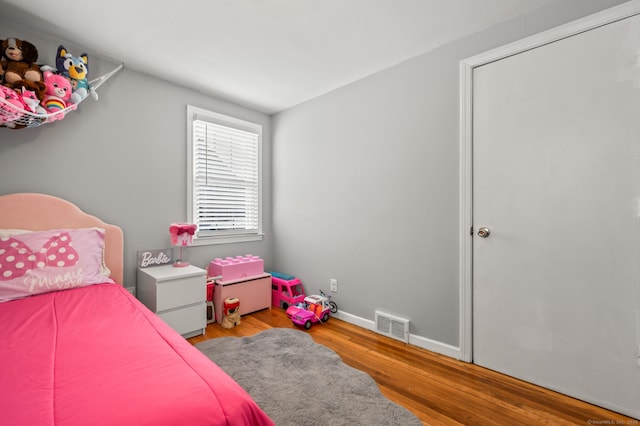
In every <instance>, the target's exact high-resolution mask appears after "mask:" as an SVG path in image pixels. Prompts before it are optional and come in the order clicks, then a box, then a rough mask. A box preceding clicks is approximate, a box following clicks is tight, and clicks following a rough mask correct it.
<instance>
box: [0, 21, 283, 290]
mask: <svg viewBox="0 0 640 426" xmlns="http://www.w3.org/2000/svg"><path fill="white" fill-rule="evenodd" d="M0 28H2V34H0V38H6V37H9V36H16V37H18V38H24V39H26V40H29V41H31V42H32V43H34V44H35V45H36V46H37V47H38V50H39V52H40V57H41V60H40V61H39V62H41V63H50V64H52V65H55V61H54V59H53V58H54V57H55V54H56V50H57V47H58V44H60V43H62V44H64V45H65V47H67V48H68V49H69V50H70V51H71V52H72V53H74V54H80V53H82V52H83V51H85V50H86V51H87V52H88V53H89V60H90V66H91V67H92V68H91V69H90V78H95V77H97V76H100V75H102V74H103V73H105V72H108V71H109V70H111V69H113V68H114V67H115V66H116V65H117V63H115V62H110V61H107V60H104V59H102V58H99V57H98V56H97V55H95V54H93V52H92V51H91V49H89V48H87V49H85V48H83V47H76V46H74V45H73V44H72V43H67V42H65V41H64V40H60V39H57V38H55V36H47V35H44V34H40V33H38V32H37V31H36V30H33V29H25V28H24V27H22V26H20V27H18V26H16V25H15V24H13V23H11V22H8V21H5V20H4V18H3V19H0ZM98 92H99V96H100V99H99V100H98V101H97V102H95V101H93V100H92V99H86V100H85V101H84V102H83V103H82V104H80V106H79V107H78V110H77V111H75V112H71V113H69V114H68V115H67V117H66V118H65V119H64V120H62V121H59V122H55V123H52V124H46V125H44V126H41V127H39V128H36V129H23V130H9V129H5V128H0V193H2V194H4V193H11V192H42V193H47V194H51V195H55V196H59V197H62V198H65V199H67V200H70V201H72V202H74V203H76V204H77V205H78V206H79V207H80V208H82V209H83V210H85V211H87V212H89V213H91V214H94V215H96V216H99V217H100V218H102V219H103V220H105V221H107V222H110V223H114V224H117V225H119V226H120V227H122V229H123V231H124V236H125V247H124V248H125V251H124V255H125V259H124V260H125V263H124V265H125V275H124V281H125V285H127V286H131V285H133V284H134V283H135V280H136V277H135V261H136V251H138V250H145V249H156V248H163V247H169V224H170V223H171V222H174V221H183V220H186V202H187V195H186V188H187V181H186V179H187V170H186V152H187V146H186V137H187V130H186V105H187V104H191V105H194V106H198V107H201V108H205V109H210V110H212V111H216V112H219V113H222V114H229V115H233V116H236V117H239V118H242V119H245V120H249V121H254V122H257V123H259V124H262V126H263V133H264V135H263V160H264V185H263V191H264V192H263V198H264V204H263V207H264V218H263V219H264V231H265V233H266V236H265V238H264V240H263V241H261V242H256V243H241V244H231V245H217V246H203V247H189V248H188V249H187V250H186V251H185V258H186V259H187V260H189V261H191V263H193V264H195V265H198V266H206V265H207V264H208V262H209V261H210V260H212V259H214V258H215V257H220V256H236V255H241V254H248V253H251V254H255V255H258V256H260V257H262V258H263V259H265V262H266V264H268V265H270V264H271V263H272V257H271V253H272V251H271V242H272V236H273V232H272V226H271V224H272V221H271V198H272V196H271V117H269V116H267V115H264V114H261V113H258V112H255V111H252V110H249V109H246V108H243V107H240V106H237V105H233V104H229V103H226V102H223V101H220V100H217V99H214V98H212V97H209V96H205V95H203V94H201V93H198V92H195V91H192V90H187V89H184V88H181V87H179V86H176V85H174V84H171V83H168V82H166V81H162V80H159V79H156V78H154V77H151V76H149V75H145V74H141V73H139V72H135V71H132V70H130V69H128V68H126V67H125V69H124V70H123V71H122V72H120V73H118V74H116V75H115V76H114V77H112V78H111V79H110V80H108V81H107V82H106V83H105V84H104V85H102V86H101V87H100V88H99V89H98Z"/></svg>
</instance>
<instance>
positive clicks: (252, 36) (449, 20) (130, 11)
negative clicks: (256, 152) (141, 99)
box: [0, 0, 554, 113]
mask: <svg viewBox="0 0 640 426" xmlns="http://www.w3.org/2000/svg"><path fill="white" fill-rule="evenodd" d="M551 1H554V0H183V1H182V2H180V1H168V0H156V1H138V0H104V1H99V2H98V1H91V2H89V1H84V2H82V1H78V0H55V1H43V0H3V3H5V4H6V6H3V14H4V13H8V14H9V16H12V17H14V18H15V19H16V21H17V22H22V23H24V24H28V25H29V26H32V27H34V28H39V29H40V30H42V31H43V32H45V33H48V34H51V35H55V36H57V37H60V38H62V39H64V40H70V41H73V42H74V43H76V44H78V45H80V46H86V47H87V49H88V50H89V53H90V54H91V52H95V53H98V54H102V55H106V56H109V57H112V58H116V59H117V60H118V61H121V62H124V64H125V66H127V67H130V68H132V69H135V70H138V71H142V72H145V73H148V74H152V75H155V76H157V77H160V78H163V79H166V80H170V81H174V82H176V83H178V84H180V85H183V86H187V87H190V88H194V89H196V90H199V91H201V92H204V93H207V94H210V95H214V96H217V97H219V98H222V99H225V100H229V101H232V102H235V103H238V104H241V105H244V106H248V107H251V108H254V109H256V110H258V111H262V112H266V113H274V112H278V111H281V110H284V109H286V108H289V107H291V106H294V105H297V104H299V103H302V102H304V101H306V100H309V99H312V98H314V97H316V96H319V95H322V94H324V93H327V92H329V91H331V90H333V89H336V88H338V87H340V86H343V85H345V84H348V83H350V82H352V81H355V80H357V79H360V78H362V77H365V76H367V75H369V74H372V73H375V72H377V71H379V70H381V69H384V68H387V67H389V66H392V65H394V64H397V63H399V62H402V61H404V60H406V59H408V58H411V57H413V56H416V55H419V54H421V53H424V52H427V51H429V50H432V49H434V48H436V47H438V46H439V45H442V44H444V43H447V42H450V41H453V40H455V39H458V38H461V37H463V36H465V35H469V34H472V33H475V32H478V31H480V30H482V29H484V28H487V27H490V26H492V25H495V24H497V23H499V22H502V21H505V20H507V19H510V18H513V17H515V16H518V15H521V14H523V13H525V12H527V11H530V10H534V9H537V8H539V7H541V6H543V5H544V4H545V3H549V2H551ZM9 36H10V34H0V37H2V38H6V37H9Z"/></svg>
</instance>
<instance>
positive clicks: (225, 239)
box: [191, 234, 264, 246]
mask: <svg viewBox="0 0 640 426" xmlns="http://www.w3.org/2000/svg"><path fill="white" fill-rule="evenodd" d="M263 238H264V234H240V235H218V236H215V237H200V238H194V239H193V243H192V244H191V245H192V246H211V245H216V244H234V243H248V242H252V241H262V239H263Z"/></svg>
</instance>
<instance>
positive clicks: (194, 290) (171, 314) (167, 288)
mask: <svg viewBox="0 0 640 426" xmlns="http://www.w3.org/2000/svg"><path fill="white" fill-rule="evenodd" d="M206 284H207V277H206V271H205V270H204V269H200V268H198V267H196V266H193V265H189V266H185V267H181V268H176V267H174V266H173V265H166V266H155V267H150V268H144V269H142V268H141V269H138V287H137V289H136V293H137V297H138V299H139V300H140V301H141V302H142V303H144V304H145V306H146V307H147V308H149V309H150V310H151V311H153V312H155V313H156V314H157V315H158V316H159V317H160V318H162V320H163V321H164V322H166V323H167V324H169V326H171V328H173V329H174V330H176V331H177V332H178V333H180V334H181V335H182V336H183V337H185V338H188V337H193V336H197V335H199V334H204V332H205V328H206V327H207V313H206V298H207V290H206Z"/></svg>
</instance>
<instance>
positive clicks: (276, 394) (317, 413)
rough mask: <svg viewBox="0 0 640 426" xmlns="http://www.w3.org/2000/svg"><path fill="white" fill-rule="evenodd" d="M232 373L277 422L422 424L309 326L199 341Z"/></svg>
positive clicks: (201, 347) (203, 349)
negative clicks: (316, 337) (319, 339)
mask: <svg viewBox="0 0 640 426" xmlns="http://www.w3.org/2000/svg"><path fill="white" fill-rule="evenodd" d="M195 346H196V348H198V349H199V350H200V351H201V352H202V353H204V354H205V355H206V356H207V357H209V359H211V360H212V361H213V362H215V363H216V364H218V365H219V366H220V367H221V368H222V369H223V370H224V371H226V372H227V374H229V375H230V376H231V377H233V378H234V379H235V380H236V381H237V382H238V383H239V384H240V386H242V387H243V388H244V389H245V390H246V391H247V392H248V393H249V395H251V396H252V397H253V399H254V400H255V401H256V402H257V403H258V405H259V406H260V407H261V408H262V409H263V410H264V411H265V412H266V413H267V414H268V415H269V417H271V419H272V420H273V421H274V422H275V423H276V425H278V426H289V425H296V426H298V425H300V426H302V425H367V426H369V425H376V426H383V425H402V426H409V425H422V423H421V422H420V420H418V418H417V417H416V416H415V415H413V413H411V412H410V411H409V410H407V409H406V408H404V407H401V406H400V405H397V404H395V403H394V402H392V401H390V400H388V399H387V398H386V397H385V396H384V395H382V393H380V389H379V388H378V385H377V384H376V382H375V381H374V380H373V379H372V378H371V376H369V375H368V374H366V373H364V372H362V371H360V370H357V369H355V368H352V367H350V366H348V365H346V364H344V363H343V362H342V360H341V359H340V356H338V354H337V353H335V352H334V351H333V350H331V349H329V348H327V347H326V346H323V345H320V344H317V343H315V342H314V341H313V339H312V338H311V336H309V335H308V334H307V333H305V332H304V331H300V330H297V329H291V328H272V329H269V330H265V331H262V332H260V333H258V334H255V335H253V336H250V337H222V338H218V339H211V340H207V341H204V342H201V343H198V344H196V345H195Z"/></svg>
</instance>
